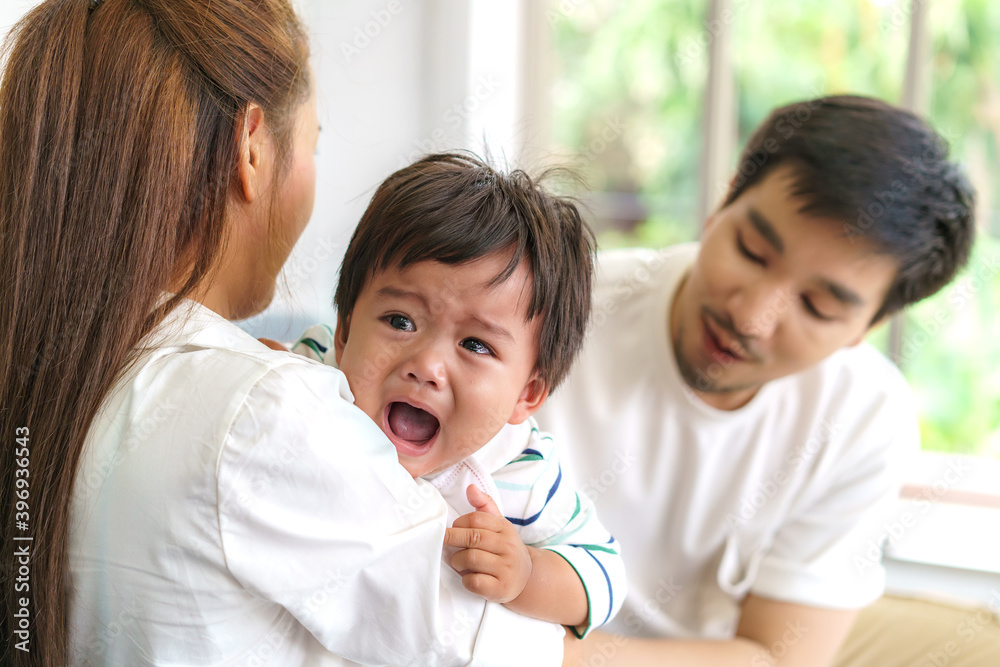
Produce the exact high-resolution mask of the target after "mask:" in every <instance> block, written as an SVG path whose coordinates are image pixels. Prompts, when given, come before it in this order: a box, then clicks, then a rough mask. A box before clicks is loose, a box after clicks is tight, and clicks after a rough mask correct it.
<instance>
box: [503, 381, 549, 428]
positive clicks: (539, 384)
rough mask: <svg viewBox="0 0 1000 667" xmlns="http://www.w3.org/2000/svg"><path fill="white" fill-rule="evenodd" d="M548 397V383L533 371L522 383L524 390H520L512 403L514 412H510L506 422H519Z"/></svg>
mask: <svg viewBox="0 0 1000 667" xmlns="http://www.w3.org/2000/svg"><path fill="white" fill-rule="evenodd" d="M548 397H549V383H548V382H546V381H545V380H543V379H542V378H540V377H538V373H535V374H534V375H532V376H531V379H530V380H528V383H527V384H526V385H524V390H523V391H521V395H520V396H519V397H518V399H517V403H516V404H515V405H514V412H513V413H512V414H511V416H510V419H508V420H507V423H509V424H520V423H521V422H523V421H524V420H525V419H527V418H528V417H530V416H531V415H533V414H535V413H536V412H537V411H538V409H539V408H540V407H542V404H543V403H545V399H546V398H548Z"/></svg>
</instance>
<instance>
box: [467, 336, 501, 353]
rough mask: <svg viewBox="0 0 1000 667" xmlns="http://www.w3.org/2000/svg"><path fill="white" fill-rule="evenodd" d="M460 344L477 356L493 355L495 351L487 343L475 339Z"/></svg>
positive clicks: (468, 339)
mask: <svg viewBox="0 0 1000 667" xmlns="http://www.w3.org/2000/svg"><path fill="white" fill-rule="evenodd" d="M459 344H460V345H461V346H462V347H464V348H465V349H466V350H469V351H470V352H475V353H476V354H493V350H491V349H490V348H489V346H488V345H487V344H486V343H484V342H483V341H481V340H476V339H475V338H466V339H465V340H463V341H462V342H461V343H459Z"/></svg>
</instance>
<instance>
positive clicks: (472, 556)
mask: <svg viewBox="0 0 1000 667" xmlns="http://www.w3.org/2000/svg"><path fill="white" fill-rule="evenodd" d="M465 493H466V496H467V497H468V499H469V503H471V504H472V506H473V507H475V508H476V510H477V511H475V512H471V513H469V514H466V515H465V516H460V517H458V518H457V519H455V524H454V525H453V526H452V527H451V528H448V529H447V530H446V531H445V534H444V543H445V544H446V545H448V546H451V547H457V548H459V549H461V551H459V552H458V553H456V554H455V555H454V556H452V557H451V566H452V567H453V568H455V570H457V571H458V573H459V574H461V575H462V585H463V586H465V588H466V589H467V590H469V591H471V592H473V593H475V594H476V595H481V596H483V597H484V598H486V599H487V600H490V601H492V602H501V603H504V602H510V601H511V600H513V599H514V598H516V597H517V596H518V595H520V594H521V591H523V590H524V587H525V585H527V583H528V578H529V577H530V576H531V553H530V551H529V550H528V547H526V546H524V542H522V541H521V537H520V536H519V535H518V534H517V531H516V530H515V529H514V525H513V524H512V523H511V522H510V521H508V520H507V519H505V518H504V517H503V515H502V514H501V513H500V510H498V509H497V506H496V503H494V502H493V499H492V498H490V497H489V496H488V495H486V494H485V493H483V492H482V491H480V490H479V489H478V488H477V487H476V486H475V485H472V484H470V485H469V488H468V489H466V490H465Z"/></svg>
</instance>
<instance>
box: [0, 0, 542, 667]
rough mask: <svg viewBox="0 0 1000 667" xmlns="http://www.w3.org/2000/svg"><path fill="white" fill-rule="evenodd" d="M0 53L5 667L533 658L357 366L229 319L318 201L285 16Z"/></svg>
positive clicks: (175, 26)
mask: <svg viewBox="0 0 1000 667" xmlns="http://www.w3.org/2000/svg"><path fill="white" fill-rule="evenodd" d="M5 53H6V62H5V66H4V73H3V80H2V83H0V322H3V323H4V330H3V332H2V333H3V335H0V434H2V437H3V440H2V441H0V475H2V487H0V532H2V535H3V544H4V548H5V554H4V556H3V557H2V558H0V567H2V570H0V572H2V593H0V596H2V599H3V601H4V609H3V619H2V621H0V630H2V637H3V640H4V642H5V643H4V646H3V649H2V655H0V662H2V663H3V664H5V665H28V664H31V665H62V664H67V663H70V664H113V665H138V664H172V665H176V664H185V665H208V664H213V665H214V664H227V665H229V664H232V665H235V664H259V665H264V664H283V665H284V664H288V665H294V664H320V663H322V664H340V662H339V660H338V659H337V658H335V657H332V656H333V655H339V656H342V657H343V658H347V659H352V660H357V661H360V662H366V663H375V664H420V665H437V664H441V665H445V664H448V665H450V664H465V663H466V662H467V661H469V660H470V659H471V656H472V652H473V651H476V652H481V651H485V650H489V651H497V652H498V653H497V654H494V655H492V657H491V660H492V661H493V662H496V663H499V664H510V663H512V662H513V661H514V660H518V661H519V662H521V664H544V663H540V662H538V660H539V659H540V656H541V653H539V650H541V649H542V648H544V646H548V647H549V649H551V647H552V643H551V642H549V643H548V644H546V643H545V642H541V644H539V642H540V641H541V638H542V637H548V636H550V633H551V628H542V627H538V626H537V625H535V624H536V623H537V622H534V621H528V620H526V619H525V620H523V621H522V620H520V618H519V617H514V616H513V615H512V614H511V613H510V612H506V611H505V610H504V609H503V608H502V607H495V606H486V607H484V605H483V603H482V601H481V600H480V599H477V598H476V597H475V596H472V595H471V594H467V593H466V592H465V591H464V590H463V589H462V587H461V582H460V579H459V578H458V577H457V575H456V574H455V573H453V572H451V571H447V570H446V571H442V568H441V559H440V548H441V542H442V538H443V534H444V527H445V517H446V510H445V507H444V504H443V502H442V501H441V499H440V498H439V497H438V496H437V495H436V494H435V493H433V492H428V491H427V488H428V487H427V486H426V485H425V484H423V485H422V484H420V483H417V482H414V481H413V480H412V479H411V478H410V477H409V475H408V474H407V473H406V472H405V470H404V469H403V468H402V467H400V466H398V464H397V462H396V456H395V451H394V450H393V448H392V447H391V445H389V444H388V441H386V440H385V439H384V436H383V435H382V433H381V432H380V431H379V430H378V428H377V427H376V426H375V425H374V424H372V423H371V422H370V420H368V419H367V417H365V415H364V414H363V413H362V412H361V411H360V410H357V409H356V408H354V407H353V406H352V405H351V404H350V402H349V397H350V394H349V392H348V390H347V385H346V382H345V381H344V380H343V376H342V375H341V374H340V373H339V372H338V371H335V370H332V369H330V368H327V367H323V366H319V365H317V364H313V363H311V362H308V361H306V360H303V359H297V358H295V357H293V356H292V355H286V354H282V353H280V352H277V351H272V350H269V349H268V348H267V347H266V346H264V345H262V344H260V343H259V342H257V341H255V340H254V339H252V338H250V337H249V336H247V335H246V334H244V333H243V332H242V331H241V330H240V329H238V328H237V327H236V326H235V325H233V324H231V323H230V322H229V320H232V319H239V318H244V317H247V316H249V315H252V314H254V313H256V312H259V311H260V310H262V309H263V308H264V307H265V306H266V305H267V304H268V303H269V302H270V300H271V298H272V296H273V291H274V285H275V277H276V275H277V273H278V271H279V270H280V268H281V266H282V264H283V263H284V261H285V259H286V258H287V256H288V253H289V251H290V249H291V247H292V245H293V244H294V243H295V241H296V239H297V238H298V236H299V234H300V233H301V231H302V229H303V227H304V225H305V224H306V222H307V220H308V218H309V216H310V215H311V211H312V204H313V192H314V186H315V173H314V165H313V159H312V153H313V150H314V148H315V144H316V136H317V130H318V128H317V123H316V112H315V97H314V94H313V92H312V84H311V82H310V73H309V69H308V63H307V59H308V45H307V40H306V37H305V33H304V31H303V29H302V27H301V25H300V23H299V20H298V18H297V17H296V15H295V13H294V11H293V10H292V9H291V7H290V5H289V3H288V0H212V1H211V2H206V1H205V0H98V1H97V2H94V1H92V0H47V1H46V2H43V3H41V4H40V5H39V6H38V7H36V8H35V9H34V10H32V11H31V12H30V13H29V14H28V15H27V16H26V17H25V18H24V19H23V20H22V21H21V22H20V23H19V24H18V25H17V26H15V28H14V30H13V32H12V33H11V35H10V36H9V37H8V40H7V42H6V50H5ZM12 554H13V555H12ZM484 609H485V613H486V621H485V622H482V623H481V621H480V617H481V616H482V615H483V613H484ZM501 628H503V630H502V631H501ZM501 632H502V633H503V634H507V633H509V632H516V633H517V634H518V636H519V641H517V642H512V641H503V640H502V639H501V637H502V636H503V634H500V633H501ZM526 633H528V634H526ZM530 633H536V634H534V635H531V634H530ZM491 637H492V639H490V638H491ZM487 644H488V648H486V645H487ZM546 650H547V649H546ZM504 652H506V654H504Z"/></svg>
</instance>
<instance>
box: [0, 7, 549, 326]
mask: <svg viewBox="0 0 1000 667" xmlns="http://www.w3.org/2000/svg"><path fill="white" fill-rule="evenodd" d="M294 1H295V3H296V5H297V7H298V8H299V11H300V13H301V15H302V17H303V19H304V21H305V23H306V25H307V27H308V28H309V30H310V33H311V36H312V48H313V67H314V72H315V75H316V80H317V84H318V87H319V115H320V124H321V125H322V127H323V131H322V133H321V135H320V140H319V148H318V154H317V157H316V161H317V189H316V207H315V210H314V213H313V218H312V221H311V222H310V224H309V226H308V227H307V228H306V231H305V233H304V234H303V236H302V239H301V240H300V242H299V243H298V245H297V246H296V248H295V250H294V251H293V253H292V256H291V258H290V259H289V262H288V264H287V265H286V267H285V271H284V272H283V273H284V275H283V280H282V282H283V284H284V287H282V286H280V285H279V295H278V297H277V298H276V299H275V302H274V303H273V304H272V305H271V307H270V308H268V310H267V311H265V312H264V313H262V314H261V315H259V316H257V317H255V318H253V319H251V320H248V321H247V322H245V323H243V326H244V327H245V328H247V329H248V330H249V331H251V332H252V333H254V334H255V335H268V336H270V337H274V338H279V339H289V338H294V337H295V336H297V335H298V333H300V332H301V330H302V328H303V326H304V325H305V324H307V323H313V322H316V321H332V319H333V309H332V307H331V305H330V302H331V300H332V296H333V290H334V286H335V284H336V272H337V268H338V267H339V264H340V260H341V257H342V256H343V253H344V249H345V248H346V244H347V242H348V240H349V239H350V234H351V232H352V231H353V228H354V225H355V223H356V222H357V220H358V218H359V217H360V216H361V213H362V212H363V211H364V209H365V206H366V205H367V203H368V200H369V199H370V197H371V195H372V193H373V192H374V190H375V187H376V186H377V185H378V184H379V182H381V180H382V179H384V178H385V177H386V176H388V175H389V174H390V173H392V172H393V171H395V170H396V169H398V168H400V167H402V166H404V165H405V164H407V163H409V162H411V161H413V160H414V159H415V158H416V157H419V156H420V155H422V154H424V153H427V152H430V151H437V150H444V149H450V148H471V149H473V150H476V151H477V152H481V151H482V148H483V143H484V140H485V141H486V142H488V144H489V146H490V149H491V151H492V152H493V154H494V156H495V158H497V159H498V160H501V159H504V158H506V159H507V160H508V161H511V162H516V160H517V158H518V157H519V156H520V155H521V153H522V152H523V151H524V148H525V146H524V139H523V137H524V136H525V134H524V133H525V129H526V128H525V126H524V123H523V121H520V120H519V119H520V118H521V117H522V114H521V111H520V110H521V108H522V99H521V95H520V90H521V88H522V83H523V81H522V80H523V77H522V76H521V74H522V71H523V70H524V66H523V63H522V60H521V57H520V54H521V53H522V52H523V49H522V48H521V44H522V36H521V33H522V25H523V16H522V12H523V3H524V2H529V1H530V0H518V1H512V0H503V1H501V2H496V1H494V0H350V1H347V0H294ZM34 4H36V2H35V1H34V0H0V27H9V26H10V25H11V24H13V22H14V21H15V20H16V19H17V18H18V17H19V16H20V15H22V14H23V13H24V12H25V11H26V10H27V9H28V8H29V7H31V6H33V5H34Z"/></svg>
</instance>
